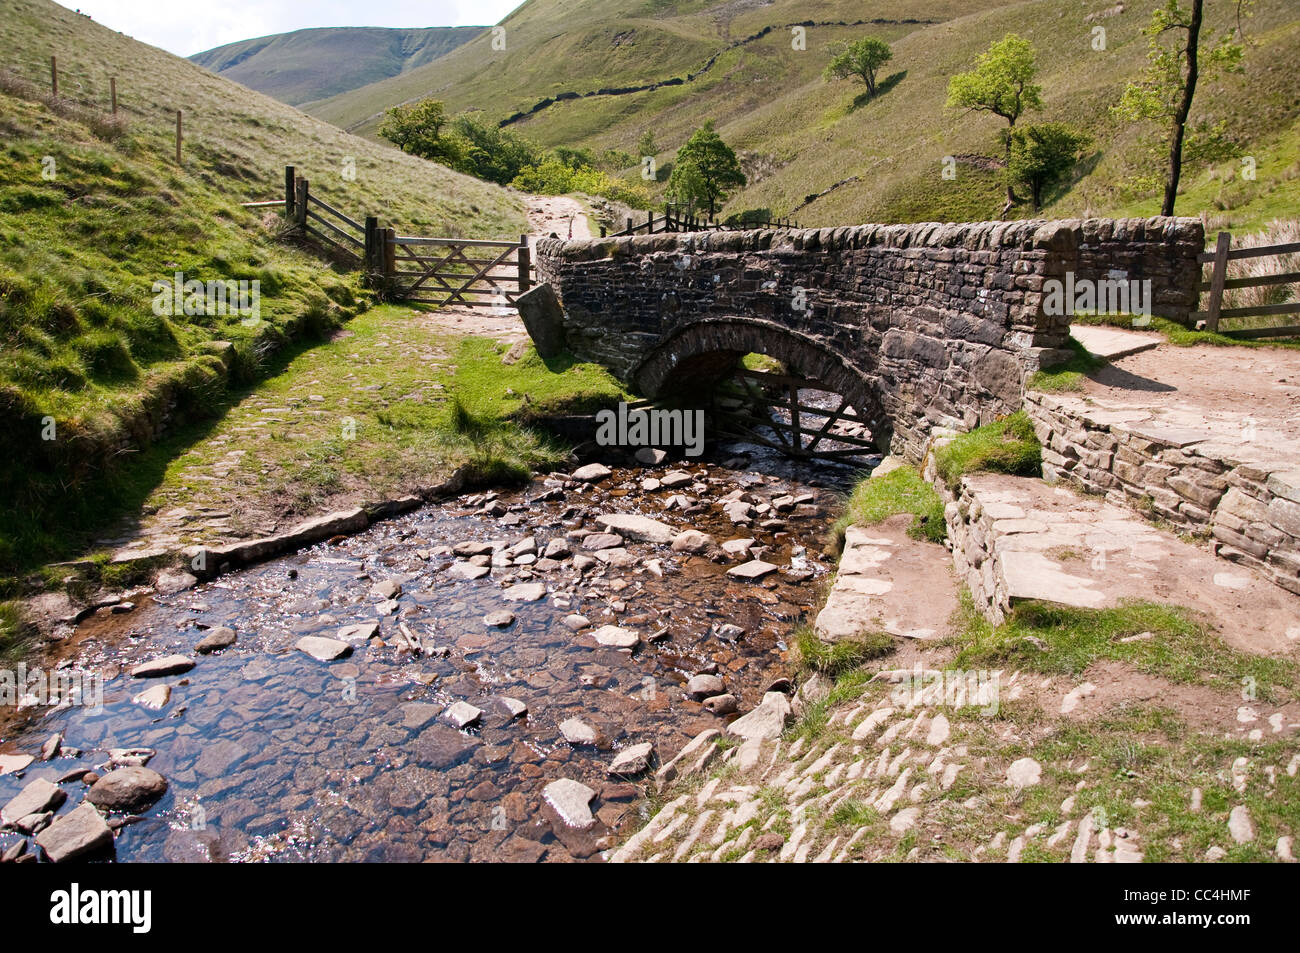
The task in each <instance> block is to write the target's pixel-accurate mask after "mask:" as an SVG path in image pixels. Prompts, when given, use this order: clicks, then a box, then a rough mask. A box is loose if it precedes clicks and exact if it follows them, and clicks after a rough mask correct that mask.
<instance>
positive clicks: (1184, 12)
mask: <svg viewBox="0 0 1300 953" xmlns="http://www.w3.org/2000/svg"><path fill="white" fill-rule="evenodd" d="M1244 5H1245V0H1243V2H1242V3H1239V4H1238V21H1239V22H1240V16H1241V13H1242V9H1243V6H1244ZM1203 8H1204V0H1191V8H1190V9H1185V8H1184V7H1183V6H1182V4H1181V3H1180V2H1179V0H1165V5H1164V6H1163V7H1159V8H1158V9H1157V10H1156V11H1155V12H1154V13H1153V14H1152V15H1151V22H1150V23H1149V24H1147V26H1146V27H1145V28H1144V29H1143V32H1144V33H1145V34H1146V35H1147V38H1148V40H1149V44H1150V49H1149V51H1148V53H1147V60H1148V64H1147V68H1146V70H1145V71H1144V72H1143V74H1142V78H1141V79H1140V80H1138V81H1137V82H1135V83H1129V84H1128V86H1127V87H1126V88H1125V89H1124V95H1123V97H1122V98H1121V99H1120V101H1119V103H1118V104H1117V105H1116V106H1115V107H1114V108H1115V111H1116V112H1117V113H1118V114H1119V115H1120V116H1123V117H1124V118H1127V119H1135V120H1154V121H1157V122H1165V123H1168V127H1169V158H1168V161H1167V166H1166V170H1165V183H1164V185H1165V196H1164V202H1163V204H1162V205H1161V208H1160V214H1162V215H1173V214H1174V203H1175V202H1176V201H1177V199H1178V180H1179V179H1180V178H1181V177H1182V171H1183V157H1184V150H1185V149H1186V148H1187V145H1188V142H1189V139H1190V136H1189V132H1188V128H1187V118H1188V116H1189V115H1191V111H1192V101H1193V99H1194V98H1195V96H1196V86H1197V83H1198V82H1199V81H1202V80H1208V79H1209V78H1210V77H1212V76H1214V75H1215V74H1216V73H1219V72H1240V71H1241V58H1242V56H1243V55H1244V53H1245V50H1244V48H1243V47H1242V45H1241V44H1240V43H1237V42H1233V31H1232V30H1231V29H1229V30H1227V31H1225V32H1224V33H1223V34H1222V35H1220V36H1219V37H1218V39H1216V40H1214V41H1213V42H1210V43H1206V44H1202V42H1201V28H1202V26H1203V25H1204V9H1203ZM1166 33H1170V34H1173V35H1174V36H1175V42H1174V45H1173V46H1172V47H1166V46H1162V45H1161V44H1160V40H1161V38H1162V37H1163V36H1164V35H1165V34H1166ZM1215 132H1217V130H1216V131H1214V132H1212V133H1211V135H1213V134H1215Z"/></svg>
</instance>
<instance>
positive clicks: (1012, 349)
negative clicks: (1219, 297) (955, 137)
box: [519, 218, 1204, 458]
mask: <svg viewBox="0 0 1300 953" xmlns="http://www.w3.org/2000/svg"><path fill="white" fill-rule="evenodd" d="M1203 249H1204V229H1203V227H1202V225H1201V223H1200V221H1199V220H1198V219H1176V218H1152V219H1119V220H1110V219H1088V220H1067V221H1056V222H1047V221H1022V222H976V223H968V224H935V223H925V224H919V225H859V226H851V227H840V228H824V229H756V230H751V231H737V232H718V231H715V232H693V233H676V234H659V235H645V236H631V237H621V238H605V239H590V240H585V241H562V240H560V239H556V238H551V239H543V240H542V241H540V242H539V243H538V246H537V273H538V278H539V281H540V282H541V284H540V285H539V287H538V288H536V289H534V291H532V292H530V293H529V294H527V295H525V296H522V297H521V298H520V300H519V309H520V314H521V316H522V317H523V319H524V322H525V324H526V325H527V326H528V329H529V332H530V334H532V336H533V339H534V341H535V342H536V343H537V346H538V349H539V350H540V351H542V353H543V354H544V355H545V354H547V353H549V352H552V351H558V350H560V349H563V348H567V349H568V350H570V351H571V352H572V353H573V354H574V355H576V356H577V357H579V358H581V359H583V360H588V361H595V362H598V363H601V364H603V365H605V366H606V367H608V368H609V369H610V370H611V371H612V372H613V373H614V374H615V375H616V376H617V377H619V378H620V379H621V380H622V381H624V382H625V383H626V384H627V385H628V386H629V387H631V388H632V389H633V390H636V391H639V392H640V393H642V394H644V395H645V396H648V397H656V396H662V395H663V394H664V393H665V391H666V389H671V388H676V387H679V386H682V385H683V384H684V383H692V384H694V383H705V382H707V381H708V380H709V379H710V378H711V377H712V376H715V375H720V374H721V373H722V371H723V370H724V368H723V366H722V365H723V364H725V363H726V362H727V361H729V360H734V357H735V356H736V355H738V354H745V353H749V352H751V351H757V352H761V353H766V354H771V355H772V356H774V357H777V358H778V359H782V360H789V361H790V362H791V363H793V364H795V365H797V366H799V368H800V370H801V371H802V372H803V373H804V374H806V375H808V376H810V377H816V378H818V379H819V380H822V381H824V382H825V383H826V384H827V385H828V386H830V387H832V388H833V389H835V390H837V391H838V392H839V393H841V394H843V395H844V396H846V397H849V398H850V399H854V400H860V401H862V404H863V409H862V412H863V413H864V415H868V416H869V415H872V414H878V415H880V417H881V428H880V430H881V433H882V434H883V435H887V436H888V439H889V448H888V449H890V450H891V451H892V452H894V453H901V454H904V455H907V456H911V457H913V458H915V457H918V456H919V455H920V453H921V452H922V448H923V447H924V446H925V442H926V440H927V439H928V435H929V433H930V431H931V429H933V428H934V427H937V426H943V427H952V428H956V429H966V428H970V427H972V426H975V425H978V424H980V423H983V422H986V421H988V420H989V419H991V418H993V417H994V416H996V415H998V414H1003V413H1008V412H1010V411H1013V410H1016V409H1018V408H1019V407H1020V405H1021V402H1022V399H1023V395H1024V384H1025V380H1026V379H1027V377H1028V375H1029V374H1031V373H1032V372H1033V371H1035V370H1037V369H1038V368H1039V367H1041V366H1044V365H1048V364H1051V363H1054V362H1056V361H1058V360H1060V359H1062V358H1063V357H1065V356H1067V355H1068V352H1066V351H1065V350H1063V349H1064V347H1065V343H1066V339H1067V337H1068V335H1069V322H1070V318H1069V316H1068V315H1061V314H1052V313H1048V311H1047V310H1045V308H1044V300H1045V296H1044V286H1045V283H1047V282H1049V281H1054V280H1055V281H1062V282H1063V281H1065V280H1066V278H1067V276H1070V277H1071V280H1073V282H1074V283H1075V285H1076V286H1077V285H1078V284H1079V282H1080V281H1103V280H1111V281H1114V280H1128V281H1137V282H1150V286H1149V290H1150V296H1149V299H1148V300H1150V301H1151V302H1152V310H1153V311H1154V313H1156V314H1159V315H1161V316H1164V317H1168V318H1171V319H1173V320H1176V321H1182V322H1184V323H1185V322H1187V321H1188V320H1189V317H1190V314H1191V312H1192V310H1194V308H1195V306H1196V297H1197V291H1196V289H1197V285H1198V283H1199V281H1200V265H1199V264H1198V263H1197V261H1196V256H1197V255H1198V254H1199V253H1200V252H1201V251H1202V250H1203ZM1049 287H1050V286H1049Z"/></svg>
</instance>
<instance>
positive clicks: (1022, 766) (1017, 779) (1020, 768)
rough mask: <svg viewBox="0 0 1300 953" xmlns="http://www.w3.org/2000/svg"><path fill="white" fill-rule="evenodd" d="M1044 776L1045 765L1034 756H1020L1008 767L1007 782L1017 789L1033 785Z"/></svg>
mask: <svg viewBox="0 0 1300 953" xmlns="http://www.w3.org/2000/svg"><path fill="white" fill-rule="evenodd" d="M1042 776H1043V766H1042V765H1041V764H1039V763H1038V762H1037V761H1035V760H1034V759H1033V758H1020V759H1019V760H1017V761H1013V762H1011V767H1009V768H1007V784H1009V785H1010V786H1011V787H1013V788H1015V789H1016V790H1020V789H1021V788H1028V787H1033V786H1034V785H1035V784H1037V783H1038V782H1039V780H1041V778H1042Z"/></svg>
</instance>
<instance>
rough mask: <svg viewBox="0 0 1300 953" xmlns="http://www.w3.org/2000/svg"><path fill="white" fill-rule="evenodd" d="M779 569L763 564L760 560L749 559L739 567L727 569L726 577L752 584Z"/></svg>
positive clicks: (770, 564)
mask: <svg viewBox="0 0 1300 953" xmlns="http://www.w3.org/2000/svg"><path fill="white" fill-rule="evenodd" d="M779 568H780V567H779V566H774V565H773V564H772V563H765V562H763V560H761V559H751V560H750V561H749V562H747V563H742V564H741V565H739V566H733V567H732V568H730V569H728V570H727V575H728V576H730V577H731V578H733V579H743V580H745V581H747V582H754V581H755V580H758V579H762V578H763V577H764V576H766V575H768V574H769V573H774V572H776V571H777V569H779Z"/></svg>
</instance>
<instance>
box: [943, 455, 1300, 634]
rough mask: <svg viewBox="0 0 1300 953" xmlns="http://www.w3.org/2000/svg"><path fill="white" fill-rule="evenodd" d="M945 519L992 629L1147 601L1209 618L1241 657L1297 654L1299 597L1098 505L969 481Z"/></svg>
mask: <svg viewBox="0 0 1300 953" xmlns="http://www.w3.org/2000/svg"><path fill="white" fill-rule="evenodd" d="M945 516H946V517H947V520H948V530H949V536H950V537H951V538H952V540H953V543H954V563H955V564H956V566H957V570H958V573H959V575H960V576H962V577H963V578H964V579H965V581H966V583H967V585H968V586H969V588H970V590H971V593H972V595H973V596H974V597H975V601H976V604H977V605H980V606H982V607H983V608H985V609H986V614H988V615H989V616H990V618H992V619H994V620H995V621H998V620H1000V619H1001V618H1003V617H1005V614H1006V613H1007V612H1008V611H1009V610H1010V609H1011V607H1012V606H1013V605H1014V604H1015V603H1016V602H1019V601H1021V600H1026V599H1039V600H1043V601H1046V602H1054V603H1059V604H1063V605H1069V606H1075V607H1079V608H1087V609H1100V608H1109V607H1113V606H1117V605H1119V604H1121V603H1123V602H1125V601H1127V600H1146V601H1152V602H1164V603H1173V604H1176V605H1182V606H1186V607H1187V608H1189V609H1194V610H1198V611H1204V612H1208V613H1209V614H1210V616H1211V617H1212V619H1213V621H1214V622H1215V623H1216V624H1217V626H1218V629H1219V632H1220V634H1221V635H1222V636H1223V638H1224V639H1225V640H1226V641H1227V642H1228V643H1229V644H1232V645H1234V646H1236V647H1238V648H1241V649H1244V650H1246V651H1251V652H1259V653H1275V652H1285V651H1293V650H1294V649H1295V648H1296V646H1297V640H1300V596H1296V595H1295V594H1293V593H1291V592H1288V591H1286V590H1284V589H1280V588H1278V587H1276V586H1274V585H1272V584H1271V583H1270V581H1269V580H1268V578H1267V577H1265V576H1263V575H1262V574H1260V573H1258V572H1255V571H1254V570H1252V569H1251V568H1249V567H1246V566H1240V565H1233V564H1231V563H1227V562H1225V561H1224V560H1222V559H1218V558H1216V557H1215V556H1214V554H1213V553H1212V552H1211V551H1210V550H1209V548H1208V547H1206V546H1203V545H1197V544H1194V543H1192V542H1188V541H1187V540H1186V539H1184V538H1182V537H1179V536H1176V535H1175V534H1173V533H1171V532H1168V531H1166V530H1163V529H1159V528H1157V527H1156V526H1155V525H1153V524H1152V523H1149V522H1147V521H1146V520H1145V519H1143V518H1142V517H1140V516H1139V515H1138V514H1136V513H1135V512H1133V511H1132V510H1131V509H1129V508H1128V507H1126V506H1122V505H1118V504H1116V503H1113V502H1110V501H1108V500H1106V499H1103V498H1101V497H1096V496H1086V495H1082V494H1079V493H1077V492H1075V491H1074V490H1071V489H1067V488H1065V487H1060V486H1050V485H1048V484H1046V483H1044V482H1042V481H1041V480H1037V479H1032V478H1028V477H1013V476H1004V475H1001V474H974V475H971V476H967V477H965V478H964V479H963V481H962V486H961V490H960V494H959V496H958V498H957V499H956V500H955V501H954V502H952V503H949V504H948V506H947V510H946V513H945Z"/></svg>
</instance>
